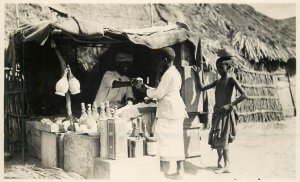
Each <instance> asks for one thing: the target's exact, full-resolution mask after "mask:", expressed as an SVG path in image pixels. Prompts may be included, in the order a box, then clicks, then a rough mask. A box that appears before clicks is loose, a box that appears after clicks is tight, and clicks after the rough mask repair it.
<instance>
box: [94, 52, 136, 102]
mask: <svg viewBox="0 0 300 182" xmlns="http://www.w3.org/2000/svg"><path fill="white" fill-rule="evenodd" d="M132 60H133V57H132V56H131V55H129V54H127V53H122V52H119V53H117V54H116V64H115V67H116V70H115V71H106V72H105V73H104V76H103V78H102V81H101V84H100V87H99V89H98V92H97V95H96V98H95V102H97V104H98V106H99V105H100V102H105V101H109V103H110V106H111V107H114V106H115V105H117V106H118V107H122V106H124V105H126V104H132V101H133V100H134V95H133V92H132V84H131V80H130V78H129V77H128V76H126V75H127V74H128V70H129V67H130V66H131V62H132Z"/></svg>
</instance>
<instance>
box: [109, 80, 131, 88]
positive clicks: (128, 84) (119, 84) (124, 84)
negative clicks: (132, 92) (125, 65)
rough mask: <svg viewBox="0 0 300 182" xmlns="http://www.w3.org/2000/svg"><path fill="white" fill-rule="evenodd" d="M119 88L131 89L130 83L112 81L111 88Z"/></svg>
mask: <svg viewBox="0 0 300 182" xmlns="http://www.w3.org/2000/svg"><path fill="white" fill-rule="evenodd" d="M120 87H131V82H130V81H120V80H114V81H113V82H112V88H120Z"/></svg>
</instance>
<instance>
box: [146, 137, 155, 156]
mask: <svg viewBox="0 0 300 182" xmlns="http://www.w3.org/2000/svg"><path fill="white" fill-rule="evenodd" d="M156 154H157V142H156V141H151V142H147V155H151V156H155V155H156Z"/></svg>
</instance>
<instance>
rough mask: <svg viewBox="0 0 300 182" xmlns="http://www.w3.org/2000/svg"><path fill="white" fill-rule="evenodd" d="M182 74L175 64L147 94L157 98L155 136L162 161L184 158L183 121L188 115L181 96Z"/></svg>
mask: <svg viewBox="0 0 300 182" xmlns="http://www.w3.org/2000/svg"><path fill="white" fill-rule="evenodd" d="M181 83H182V81H181V76H180V73H179V72H178V70H177V69H176V68H175V66H171V67H170V68H168V70H167V71H166V72H165V73H164V75H163V76H162V78H161V81H160V83H159V85H158V87H157V88H156V89H154V88H152V89H148V90H147V96H148V97H150V98H157V99H158V105H157V110H156V118H157V120H156V122H155V126H154V127H155V131H154V136H155V137H156V138H157V142H158V154H159V155H160V158H161V160H162V161H173V160H174V161H178V160H184V159H185V155H184V143H183V121H184V118H185V116H186V110H185V108H186V107H185V105H184V102H183V100H182V98H181V96H180V88H181Z"/></svg>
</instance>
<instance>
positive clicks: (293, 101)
mask: <svg viewBox="0 0 300 182" xmlns="http://www.w3.org/2000/svg"><path fill="white" fill-rule="evenodd" d="M287 77H288V81H289V90H290V93H291V99H292V103H293V107H294V116H296V105H295V100H294V95H293V92H292V88H291V79H290V74H289V73H287Z"/></svg>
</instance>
